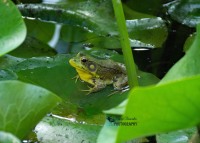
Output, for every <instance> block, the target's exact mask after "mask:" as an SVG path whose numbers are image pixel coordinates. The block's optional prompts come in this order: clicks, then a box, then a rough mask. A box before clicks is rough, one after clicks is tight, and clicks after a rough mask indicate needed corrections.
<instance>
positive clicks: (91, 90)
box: [81, 86, 95, 95]
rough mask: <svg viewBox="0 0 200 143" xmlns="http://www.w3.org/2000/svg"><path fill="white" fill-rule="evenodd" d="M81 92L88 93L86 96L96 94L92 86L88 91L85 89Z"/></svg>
mask: <svg viewBox="0 0 200 143" xmlns="http://www.w3.org/2000/svg"><path fill="white" fill-rule="evenodd" d="M81 91H85V92H87V94H86V95H89V94H90V93H92V92H95V90H94V87H90V86H88V89H83V90H81Z"/></svg>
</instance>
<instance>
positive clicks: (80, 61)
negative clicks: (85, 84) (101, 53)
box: [69, 52, 98, 75]
mask: <svg viewBox="0 0 200 143" xmlns="http://www.w3.org/2000/svg"><path fill="white" fill-rule="evenodd" d="M69 63H70V64H71V66H73V67H74V68H75V69H76V70H79V71H80V70H81V71H82V72H83V71H84V72H85V73H90V74H93V75H95V73H96V70H97V66H98V64H97V63H96V59H95V58H93V57H91V56H89V55H86V54H84V53H82V52H79V53H78V54H77V55H76V57H73V58H71V59H70V60H69Z"/></svg>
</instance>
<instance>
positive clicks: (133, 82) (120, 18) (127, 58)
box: [112, 0, 139, 88]
mask: <svg viewBox="0 0 200 143" xmlns="http://www.w3.org/2000/svg"><path fill="white" fill-rule="evenodd" d="M112 3H113V7H114V12H115V17H116V20H117V25H118V30H119V35H120V42H121V46H122V52H123V55H124V62H125V65H126V69H127V75H128V82H129V86H130V88H133V87H134V86H138V85H139V84H138V79H137V72H136V66H135V62H134V58H133V54H132V50H131V46H130V41H129V36H128V31H127V27H126V22H125V17H124V12H123V8H122V3H121V0H112Z"/></svg>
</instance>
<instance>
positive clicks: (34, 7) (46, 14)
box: [18, 1, 168, 49]
mask: <svg viewBox="0 0 200 143" xmlns="http://www.w3.org/2000/svg"><path fill="white" fill-rule="evenodd" d="M18 8H19V9H20V11H21V12H22V15H23V16H25V17H26V16H27V17H33V18H38V19H42V20H45V21H54V22H57V23H61V24H66V25H70V26H73V29H75V28H76V27H78V28H80V27H81V28H82V29H83V30H82V31H84V32H86V31H87V36H84V37H83V38H82V41H84V42H87V43H91V44H92V45H94V46H95V47H99V48H100V47H101V48H107V49H118V48H121V45H120V43H119V36H118V35H119V34H118V31H117V26H116V20H115V18H114V14H113V11H112V5H111V3H110V1H104V2H94V1H89V2H78V3H73V4H71V3H70V4H68V5H67V6H63V5H48V4H25V5H18ZM83 21H84V22H83ZM126 24H127V28H128V31H129V35H130V43H131V46H132V47H148V48H155V47H161V46H162V44H163V43H164V42H165V40H166V38H167V35H168V32H167V27H166V25H165V22H164V21H163V20H162V19H161V18H143V17H141V19H134V20H128V21H127V22H126ZM65 28H66V27H64V30H62V31H61V32H62V33H61V34H62V35H61V37H62V39H63V38H65V39H64V40H65V41H72V42H76V41H77V40H78V39H81V38H79V37H78V36H76V35H75V34H77V33H76V32H77V31H79V30H76V29H75V31H76V32H74V30H73V31H72V32H70V31H71V30H69V31H67V34H66V32H65V31H66V29H65ZM63 32H64V34H66V35H70V37H71V39H69V38H68V37H66V36H65V35H63ZM80 32H81V30H80ZM133 33H134V34H133ZM79 35H80V37H82V35H84V34H82V33H79ZM85 35H86V34H85ZM99 36H101V37H99ZM73 40H74V41H73ZM113 43H114V45H113Z"/></svg>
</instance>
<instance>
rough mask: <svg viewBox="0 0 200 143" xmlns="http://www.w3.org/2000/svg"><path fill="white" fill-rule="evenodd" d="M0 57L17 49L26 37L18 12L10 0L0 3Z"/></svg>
mask: <svg viewBox="0 0 200 143" xmlns="http://www.w3.org/2000/svg"><path fill="white" fill-rule="evenodd" d="M0 19H1V20H0V22H1V24H0V31H1V32H0V56H2V55H4V54H6V53H8V52H9V51H12V50H13V49H15V48H17V47H18V46H19V45H20V44H21V43H22V42H23V41H24V39H25V37H26V27H25V24H24V21H23V19H22V17H21V14H20V12H19V11H18V9H17V8H16V6H15V5H14V4H13V2H12V1H10V0H6V1H5V0H1V1H0Z"/></svg>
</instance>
